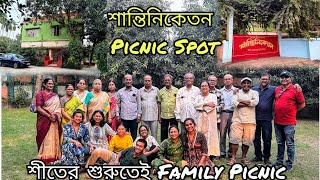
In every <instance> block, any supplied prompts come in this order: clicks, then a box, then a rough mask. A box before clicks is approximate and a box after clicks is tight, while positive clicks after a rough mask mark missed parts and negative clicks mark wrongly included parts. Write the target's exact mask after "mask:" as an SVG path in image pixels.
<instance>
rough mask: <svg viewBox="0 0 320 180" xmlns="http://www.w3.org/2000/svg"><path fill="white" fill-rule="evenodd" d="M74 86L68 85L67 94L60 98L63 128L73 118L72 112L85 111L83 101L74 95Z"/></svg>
mask: <svg viewBox="0 0 320 180" xmlns="http://www.w3.org/2000/svg"><path fill="white" fill-rule="evenodd" d="M73 92H74V87H73V85H72V84H67V85H66V94H65V95H64V96H63V97H61V98H60V105H61V114H62V120H61V127H62V128H63V126H64V124H66V123H68V122H69V121H71V120H72V117H71V116H72V114H73V112H74V111H76V110H81V111H84V109H83V105H82V102H81V101H80V100H79V98H77V97H76V96H74V95H73Z"/></svg>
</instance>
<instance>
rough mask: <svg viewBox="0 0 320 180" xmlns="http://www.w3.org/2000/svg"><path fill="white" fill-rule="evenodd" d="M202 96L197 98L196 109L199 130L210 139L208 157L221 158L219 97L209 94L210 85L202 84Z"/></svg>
mask: <svg viewBox="0 0 320 180" xmlns="http://www.w3.org/2000/svg"><path fill="white" fill-rule="evenodd" d="M200 90H201V95H198V96H197V97H196V101H195V108H196V109H197V117H198V128H199V129H198V130H199V132H202V133H203V134H204V135H205V137H206V139H208V155H209V156H220V147H219V144H220V143H219V138H218V128H217V115H216V114H217V113H216V104H217V96H216V95H214V94H212V93H209V83H208V82H207V81H203V82H202V83H201V88H200Z"/></svg>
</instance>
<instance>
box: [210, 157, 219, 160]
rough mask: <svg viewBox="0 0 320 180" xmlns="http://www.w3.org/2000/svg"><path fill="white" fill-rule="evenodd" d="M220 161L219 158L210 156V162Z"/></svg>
mask: <svg viewBox="0 0 320 180" xmlns="http://www.w3.org/2000/svg"><path fill="white" fill-rule="evenodd" d="M219 159H220V156H210V160H211V161H217V160H219Z"/></svg>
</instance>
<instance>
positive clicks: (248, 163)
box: [241, 158, 251, 166]
mask: <svg viewBox="0 0 320 180" xmlns="http://www.w3.org/2000/svg"><path fill="white" fill-rule="evenodd" d="M241 162H242V164H243V165H245V166H247V165H250V164H251V163H250V161H248V160H247V158H242V159H241Z"/></svg>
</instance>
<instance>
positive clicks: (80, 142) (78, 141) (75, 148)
mask: <svg viewBox="0 0 320 180" xmlns="http://www.w3.org/2000/svg"><path fill="white" fill-rule="evenodd" d="M83 118H84V116H83V114H82V112H81V111H80V110H77V111H75V112H74V113H73V115H72V121H71V122H70V124H69V123H68V124H65V125H64V127H63V143H62V158H61V160H59V161H56V162H55V163H54V164H56V165H79V164H84V160H85V154H89V153H90V152H93V150H94V148H93V145H92V144H91V143H90V138H89V135H88V129H87V128H86V126H85V125H84V124H82V121H83Z"/></svg>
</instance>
